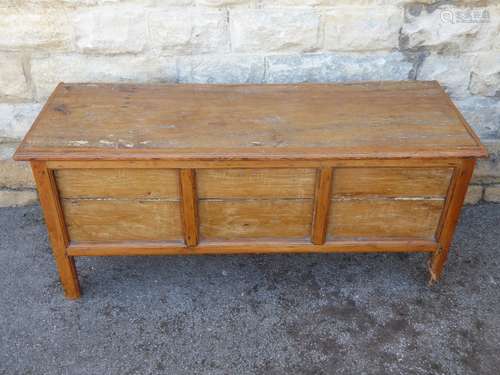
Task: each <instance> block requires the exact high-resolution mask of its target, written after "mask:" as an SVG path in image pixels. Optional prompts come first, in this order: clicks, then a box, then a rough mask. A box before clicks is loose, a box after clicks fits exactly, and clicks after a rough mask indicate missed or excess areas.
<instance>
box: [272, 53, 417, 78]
mask: <svg viewBox="0 0 500 375" xmlns="http://www.w3.org/2000/svg"><path fill="white" fill-rule="evenodd" d="M411 69H412V64H411V63H410V62H408V61H407V60H406V59H405V57H404V55H402V54H401V53H398V52H394V53H380V52H378V53H363V54H349V53H332V54H306V55H280V56H269V57H267V72H266V81H267V82H269V83H300V82H344V81H373V80H403V79H408V75H409V73H410V71H411Z"/></svg>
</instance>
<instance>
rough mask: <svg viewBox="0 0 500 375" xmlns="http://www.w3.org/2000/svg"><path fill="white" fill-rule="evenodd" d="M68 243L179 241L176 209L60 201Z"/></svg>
mask: <svg viewBox="0 0 500 375" xmlns="http://www.w3.org/2000/svg"><path fill="white" fill-rule="evenodd" d="M63 210H64V217H65V219H66V224H67V226H68V231H69V236H70V239H71V241H120V240H122V241H139V240H150V241H158V240H176V239H177V240H178V239H182V229H181V220H180V207H179V203H177V202H169V201H155V200H144V201H140V200H137V201H120V200H93V199H90V200H81V199H79V200H75V199H65V200H64V201H63Z"/></svg>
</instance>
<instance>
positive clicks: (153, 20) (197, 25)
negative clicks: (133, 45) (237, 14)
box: [148, 8, 229, 54]
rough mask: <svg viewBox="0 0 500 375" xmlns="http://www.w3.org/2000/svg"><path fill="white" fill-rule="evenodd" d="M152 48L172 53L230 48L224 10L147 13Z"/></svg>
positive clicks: (224, 50) (213, 51)
mask: <svg viewBox="0 0 500 375" xmlns="http://www.w3.org/2000/svg"><path fill="white" fill-rule="evenodd" d="M148 21H149V22H148V24H149V37H150V40H151V45H152V47H153V48H160V49H162V50H163V51H165V52H167V53H171V54H176V53H177V54H199V53H209V52H211V53H216V52H228V51H229V34H228V23H227V13H226V12H224V11H217V10H208V11H207V10H199V9H192V8H188V9H181V10H168V11H154V12H151V13H150V14H149V15H148Z"/></svg>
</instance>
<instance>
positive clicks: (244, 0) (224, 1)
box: [196, 0, 255, 7]
mask: <svg viewBox="0 0 500 375" xmlns="http://www.w3.org/2000/svg"><path fill="white" fill-rule="evenodd" d="M254 4H255V0H196V5H201V6H209V7H222V6H236V5H247V6H253V5H254Z"/></svg>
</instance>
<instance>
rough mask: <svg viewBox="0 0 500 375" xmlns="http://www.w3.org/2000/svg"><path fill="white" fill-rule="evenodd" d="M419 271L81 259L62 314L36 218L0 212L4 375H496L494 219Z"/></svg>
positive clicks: (471, 215)
mask: <svg viewBox="0 0 500 375" xmlns="http://www.w3.org/2000/svg"><path fill="white" fill-rule="evenodd" d="M426 259H427V255H425V254H387V255H377V254H371V255H366V254H356V255H352V254H321V255H315V254H311V255H258V256H256V255H239V256H199V257H196V256H195V257H180V256H176V257H128V258H127V257H123V258H118V257H117V258H79V259H78V260H77V267H78V269H79V272H80V280H81V284H82V289H83V293H84V294H83V296H82V298H81V299H80V300H79V301H67V300H65V299H64V297H63V295H62V290H61V287H60V284H59V280H58V276H57V273H56V271H55V265H54V263H53V260H52V256H51V250H50V248H49V246H48V241H47V234H46V231H45V227H44V225H43V219H42V215H41V212H40V209H39V207H38V206H30V207H20V208H4V209H0V374H99V375H100V374H120V375H125V374H175V375H177V374H266V375H268V374H334V373H335V374H356V375H357V374H488V375H490V374H499V373H500V205H498V204H479V205H475V206H469V207H466V208H465V209H464V211H463V213H462V218H461V222H460V226H459V228H458V231H457V233H456V236H455V241H454V245H453V249H452V254H451V258H450V261H449V262H448V266H447V269H446V270H445V275H444V278H443V280H442V281H441V282H440V283H439V284H438V285H436V286H434V287H432V288H428V286H427V277H428V275H427V272H426Z"/></svg>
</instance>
